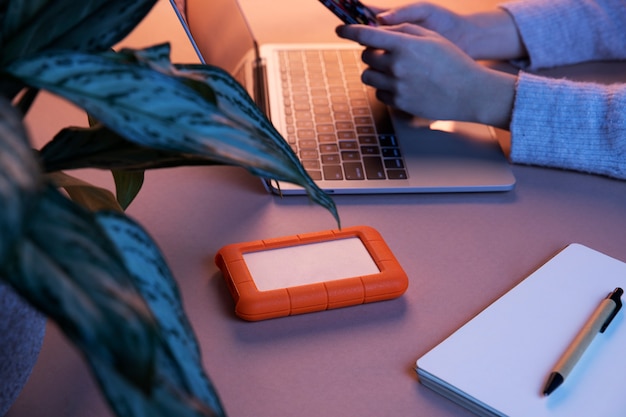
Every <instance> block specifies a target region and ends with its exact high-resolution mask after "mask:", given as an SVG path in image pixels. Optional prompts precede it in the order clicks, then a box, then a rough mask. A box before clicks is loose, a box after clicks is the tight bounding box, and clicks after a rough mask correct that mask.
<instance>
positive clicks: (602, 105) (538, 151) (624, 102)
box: [511, 72, 626, 179]
mask: <svg viewBox="0 0 626 417" xmlns="http://www.w3.org/2000/svg"><path fill="white" fill-rule="evenodd" d="M511 160H512V161H513V162H517V163H526V164H535V165H543V166H548V167H559V168H566V169H573V170H578V171H584V172H589V173H596V174H602V175H608V176H611V177H615V178H620V179H626V84H614V85H601V84H594V83H583V82H574V81H569V80H555V79H548V78H545V77H540V76H536V75H532V74H527V73H524V72H522V73H520V75H519V77H518V82H517V93H516V98H515V104H514V109H513V116H512V121H511Z"/></svg>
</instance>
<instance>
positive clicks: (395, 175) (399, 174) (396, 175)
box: [387, 169, 407, 180]
mask: <svg viewBox="0 0 626 417" xmlns="http://www.w3.org/2000/svg"><path fill="white" fill-rule="evenodd" d="M387 175H388V176H389V179H390V180H405V179H407V175H406V171H405V170H403V169H390V170H388V171H387Z"/></svg>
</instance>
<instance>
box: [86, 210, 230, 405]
mask: <svg viewBox="0 0 626 417" xmlns="http://www.w3.org/2000/svg"><path fill="white" fill-rule="evenodd" d="M97 217H98V221H99V223H100V224H101V225H102V227H103V228H104V230H105V231H106V233H107V234H108V236H109V238H110V239H111V241H112V242H113V243H114V244H115V246H116V247H117V248H118V250H119V251H120V253H121V254H122V257H123V259H124V262H125V263H126V266H127V268H128V270H129V271H130V273H131V274H132V276H133V279H134V280H135V282H136V284H137V285H138V288H139V291H140V292H141V294H142V295H143V297H144V299H145V300H146V301H147V302H148V304H149V306H150V309H151V310H152V311H153V312H154V314H155V317H156V320H157V322H158V325H159V328H160V329H161V332H160V335H161V339H160V340H159V344H158V346H157V363H158V365H159V366H157V368H156V372H157V375H156V376H155V378H154V385H153V387H152V390H151V392H152V395H150V396H144V395H143V394H141V393H138V392H136V391H131V390H128V389H126V388H127V387H124V386H120V385H119V384H118V383H117V382H118V380H117V376H116V375H112V374H111V372H110V371H109V370H108V368H107V367H106V366H104V367H102V366H96V367H95V368H96V369H97V372H98V376H99V378H100V379H101V380H102V381H105V382H106V383H105V384H104V385H103V388H104V389H105V391H106V392H107V394H108V396H109V398H110V399H111V398H112V399H114V401H112V405H113V407H114V408H115V409H116V410H117V411H118V415H120V416H128V417H143V416H145V417H154V416H163V417H169V416H213V415H216V416H223V415H224V411H223V409H222V405H221V402H220V399H219V397H218V395H217V393H216V391H215V389H214V387H213V386H212V384H211V382H210V381H209V379H208V377H207V376H206V374H205V373H204V371H203V367H202V358H201V353H200V348H199V346H198V341H197V340H196V337H195V335H194V333H193V330H192V327H191V325H190V323H189V321H188V320H187V317H186V315H185V313H184V309H183V305H182V303H181V299H180V293H179V290H178V287H177V285H176V282H175V280H174V278H173V277H172V275H171V272H170V270H169V268H168V267H167V265H166V263H165V261H164V259H163V256H162V254H161V252H160V250H159V249H158V247H157V246H156V244H155V243H154V242H153V240H152V239H151V238H150V236H149V235H148V234H147V233H146V232H145V231H144V230H143V229H142V228H141V227H140V226H139V225H137V224H136V223H134V222H133V221H131V220H130V219H128V218H127V217H125V216H123V215H121V214H116V213H99V214H98V216H97Z"/></svg>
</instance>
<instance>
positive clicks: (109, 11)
mask: <svg viewBox="0 0 626 417" xmlns="http://www.w3.org/2000/svg"><path fill="white" fill-rule="evenodd" d="M6 3H7V4H6V5H3V6H4V7H6V12H5V13H4V16H3V19H2V22H1V23H2V24H1V25H0V45H1V48H0V67H2V66H5V65H7V64H8V63H10V62H13V61H15V60H16V59H18V58H21V57H25V56H30V55H33V54H35V53H38V52H42V51H46V50H52V49H57V50H60V49H72V50H82V51H104V50H107V49H109V48H111V47H112V46H113V45H115V44H116V43H118V42H119V41H121V40H122V39H123V38H124V37H126V35H127V34H128V33H130V31H131V30H132V29H134V28H135V26H137V24H138V23H139V22H140V21H141V20H142V19H143V18H144V17H145V16H146V14H148V12H149V11H150V10H151V8H152V6H153V5H154V4H155V3H156V0H134V1H126V0H82V1H75V0H55V1H43V0H35V1H33V0H30V1H24V0H10V1H7V2H6Z"/></svg>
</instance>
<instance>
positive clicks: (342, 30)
mask: <svg viewBox="0 0 626 417" xmlns="http://www.w3.org/2000/svg"><path fill="white" fill-rule="evenodd" d="M336 32H337V35H338V36H339V37H341V38H344V39H349V40H352V41H355V42H357V43H359V44H361V45H363V46H366V47H370V48H376V49H383V50H386V51H393V50H396V49H398V48H400V47H402V46H403V45H404V42H405V41H407V40H408V39H407V38H406V36H407V35H412V36H430V35H432V34H433V32H431V31H429V30H428V29H425V28H422V27H420V26H416V25H410V24H402V25H399V26H386V27H372V26H366V25H343V26H339V27H338V28H337V30H336Z"/></svg>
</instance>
